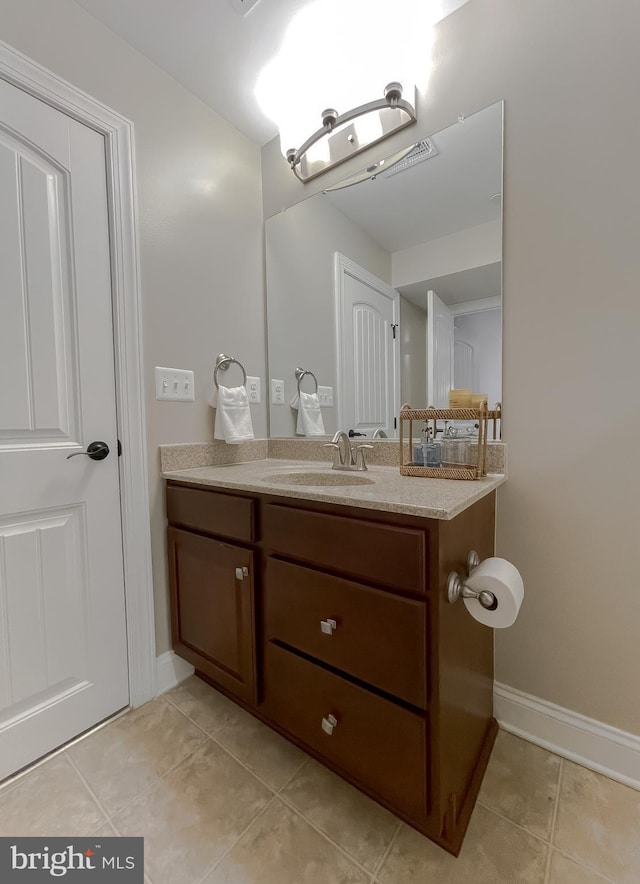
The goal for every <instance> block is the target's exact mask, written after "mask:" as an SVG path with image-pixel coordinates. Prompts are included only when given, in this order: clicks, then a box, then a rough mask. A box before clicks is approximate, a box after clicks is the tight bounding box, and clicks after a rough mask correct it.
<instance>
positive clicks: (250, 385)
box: [247, 377, 262, 405]
mask: <svg viewBox="0 0 640 884" xmlns="http://www.w3.org/2000/svg"><path fill="white" fill-rule="evenodd" d="M261 387H262V385H261V383H260V378H250V377H248V378H247V396H248V397H249V404H250V405H259V404H260V402H261V401H262V389H261Z"/></svg>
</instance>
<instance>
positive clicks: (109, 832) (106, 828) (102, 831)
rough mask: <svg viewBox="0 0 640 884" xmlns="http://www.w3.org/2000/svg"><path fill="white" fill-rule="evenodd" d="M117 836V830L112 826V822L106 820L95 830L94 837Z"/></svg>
mask: <svg viewBox="0 0 640 884" xmlns="http://www.w3.org/2000/svg"><path fill="white" fill-rule="evenodd" d="M101 836H102V837H103V838H117V837H118V832H116V830H115V829H114V827H113V823H110V822H106V823H105V824H104V825H102V826H100V828H99V829H98V831H97V832H96V838H100V837H101Z"/></svg>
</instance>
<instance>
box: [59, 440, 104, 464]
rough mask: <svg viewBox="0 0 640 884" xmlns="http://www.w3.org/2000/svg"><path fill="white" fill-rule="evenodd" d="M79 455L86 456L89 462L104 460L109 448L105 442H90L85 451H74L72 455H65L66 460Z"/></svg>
mask: <svg viewBox="0 0 640 884" xmlns="http://www.w3.org/2000/svg"><path fill="white" fill-rule="evenodd" d="M79 454H86V455H87V457H90V458H91V460H104V459H105V457H107V455H108V454H109V446H108V445H107V443H106V442H91V443H89V445H87V450H86V451H74V452H73V454H67V460H70V458H72V457H77V456H78V455H79Z"/></svg>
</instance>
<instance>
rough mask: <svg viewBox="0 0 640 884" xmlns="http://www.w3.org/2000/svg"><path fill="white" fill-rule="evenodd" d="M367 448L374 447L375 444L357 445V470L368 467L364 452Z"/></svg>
mask: <svg viewBox="0 0 640 884" xmlns="http://www.w3.org/2000/svg"><path fill="white" fill-rule="evenodd" d="M367 448H373V445H358V446H357V447H356V470H366V469H367V462H366V460H365V454H364V453H365V451H366V450H367Z"/></svg>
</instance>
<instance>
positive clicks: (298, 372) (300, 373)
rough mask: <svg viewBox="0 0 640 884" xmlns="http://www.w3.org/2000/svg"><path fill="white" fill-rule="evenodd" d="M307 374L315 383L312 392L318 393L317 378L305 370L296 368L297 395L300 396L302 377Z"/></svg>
mask: <svg viewBox="0 0 640 884" xmlns="http://www.w3.org/2000/svg"><path fill="white" fill-rule="evenodd" d="M306 374H308V375H310V376H311V377H312V378H313V379H314V381H315V382H316V388H315V390H314V391H313V392H314V393H317V392H318V378H317V377H316V376H315V375H314V373H313V372H312V371H309V370H308V369H307V368H296V380H297V381H298V395H300V393H301V390H300V384H301V383H302V379H303V377H304V376H305V375H306Z"/></svg>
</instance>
